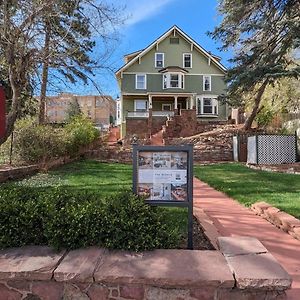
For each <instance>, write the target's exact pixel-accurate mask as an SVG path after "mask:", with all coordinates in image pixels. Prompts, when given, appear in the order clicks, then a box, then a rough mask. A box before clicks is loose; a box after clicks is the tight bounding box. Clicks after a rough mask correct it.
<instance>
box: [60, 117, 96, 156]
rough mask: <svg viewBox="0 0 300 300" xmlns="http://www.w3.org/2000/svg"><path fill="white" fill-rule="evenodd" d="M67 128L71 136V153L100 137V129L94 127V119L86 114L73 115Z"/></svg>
mask: <svg viewBox="0 0 300 300" xmlns="http://www.w3.org/2000/svg"><path fill="white" fill-rule="evenodd" d="M65 130H66V133H67V135H68V138H69V143H68V152H69V153H71V154H72V153H74V152H77V151H78V150H79V149H80V147H82V146H85V145H89V144H90V143H92V142H93V141H95V140H96V139H97V138H98V137H99V131H98V130H97V129H96V128H95V127H94V125H93V123H92V121H91V120H90V119H88V118H87V117H85V116H84V115H77V116H74V117H72V118H71V120H70V123H68V124H67V125H66V127H65Z"/></svg>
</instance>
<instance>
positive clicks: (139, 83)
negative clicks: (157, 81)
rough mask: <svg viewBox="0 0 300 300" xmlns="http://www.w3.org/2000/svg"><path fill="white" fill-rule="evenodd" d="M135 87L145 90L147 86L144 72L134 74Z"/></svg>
mask: <svg viewBox="0 0 300 300" xmlns="http://www.w3.org/2000/svg"><path fill="white" fill-rule="evenodd" d="M135 88H136V89H137V90H145V89H146V88H147V84H146V74H136V76H135Z"/></svg>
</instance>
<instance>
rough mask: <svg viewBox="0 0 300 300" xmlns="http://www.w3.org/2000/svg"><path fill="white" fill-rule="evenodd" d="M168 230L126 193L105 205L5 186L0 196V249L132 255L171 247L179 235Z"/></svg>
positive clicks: (85, 197)
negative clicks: (102, 251)
mask: <svg viewBox="0 0 300 300" xmlns="http://www.w3.org/2000/svg"><path fill="white" fill-rule="evenodd" d="M167 224H170V223H168V222H167V220H166V215H165V214H164V211H163V210H161V209H159V208H157V207H151V206H149V205H147V204H145V203H144V200H143V199H142V198H140V197H138V196H135V195H133V194H132V193H131V192H129V191H124V192H121V193H119V194H115V195H113V196H111V197H109V198H107V199H99V198H97V197H96V196H95V195H93V194H91V193H84V192H82V193H78V192H76V193H73V192H70V191H68V190H61V189H51V190H48V191H47V192H46V191H44V192H40V191H39V190H37V189H33V188H22V187H21V188H13V187H12V186H9V185H7V186H6V187H5V186H4V188H3V189H1V191H0V248H6V247H17V246H23V245H30V244H34V245H49V246H53V247H54V248H56V249H60V248H68V249H75V248H81V247H87V246H92V245H98V246H101V247H106V248H110V249H123V250H131V251H143V250H151V249H155V248H169V247H174V246H176V245H177V243H178V240H179V239H180V235H179V234H178V232H177V230H176V229H174V228H168V225H167Z"/></svg>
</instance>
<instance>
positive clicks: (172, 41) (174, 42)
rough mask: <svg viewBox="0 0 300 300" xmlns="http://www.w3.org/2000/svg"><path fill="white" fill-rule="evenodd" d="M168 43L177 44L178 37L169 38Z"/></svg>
mask: <svg viewBox="0 0 300 300" xmlns="http://www.w3.org/2000/svg"><path fill="white" fill-rule="evenodd" d="M170 44H179V38H170Z"/></svg>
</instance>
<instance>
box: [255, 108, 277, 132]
mask: <svg viewBox="0 0 300 300" xmlns="http://www.w3.org/2000/svg"><path fill="white" fill-rule="evenodd" d="M274 116H275V113H274V111H272V110H271V109H268V108H266V107H264V108H263V109H262V110H261V111H260V112H259V113H258V114H257V116H256V118H255V119H256V121H257V124H258V126H259V127H263V128H265V127H267V126H268V125H269V124H270V123H271V122H272V120H273V119H274Z"/></svg>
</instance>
